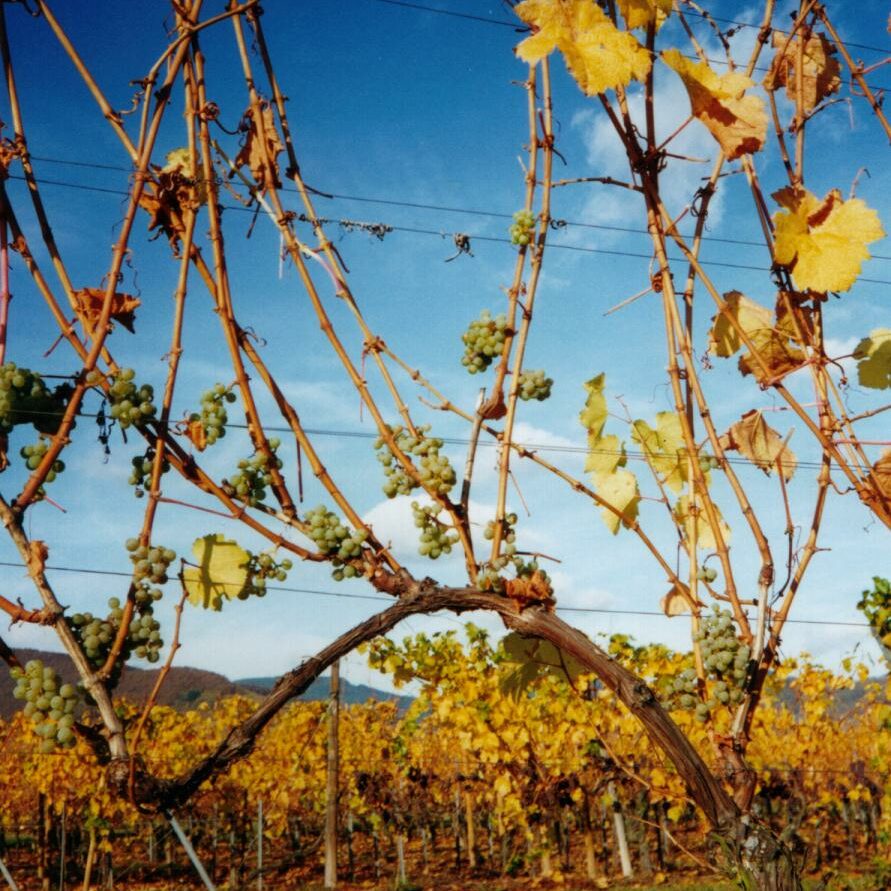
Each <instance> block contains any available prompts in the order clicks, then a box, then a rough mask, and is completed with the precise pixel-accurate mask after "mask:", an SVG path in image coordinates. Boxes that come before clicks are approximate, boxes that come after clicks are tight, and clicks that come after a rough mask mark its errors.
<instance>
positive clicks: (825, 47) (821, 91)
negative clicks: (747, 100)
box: [764, 30, 841, 113]
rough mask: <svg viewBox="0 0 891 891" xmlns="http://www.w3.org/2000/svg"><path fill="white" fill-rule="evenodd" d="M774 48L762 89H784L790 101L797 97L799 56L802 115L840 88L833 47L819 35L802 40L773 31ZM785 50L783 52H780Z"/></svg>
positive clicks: (839, 71)
mask: <svg viewBox="0 0 891 891" xmlns="http://www.w3.org/2000/svg"><path fill="white" fill-rule="evenodd" d="M773 45H774V49H776V50H778V52H777V54H776V55H775V56H774V58H773V62H772V63H771V66H770V69H769V70H768V72H767V74H766V75H765V77H764V89H766V90H771V91H773V90H778V89H779V88H780V87H783V86H784V87H785V88H786V95H787V96H788V97H789V99H791V100H792V101H793V102H796V101H797V95H798V75H797V71H796V68H797V66H798V59H799V54H801V58H802V65H801V103H802V106H803V111H804V112H805V113H808V112H811V111H813V110H814V109H815V108H816V107H817V106H818V105H819V104H820V103H821V102H822V101H823V100H824V99H825V98H826V97H827V96H829V95H831V94H832V93H836V92H838V88H839V87H840V86H841V77H840V74H841V68H840V66H839V64H838V59H836V58H835V49H836V48H835V44H833V43H832V42H830V41H829V40H827V39H826V37H825V36H824V35H823V34H813V35H812V36H810V37H809V38H808V39H807V40H805V41H804V45H803V46H802V41H801V37H799V36H796V37H795V39H794V40H791V41H790V40H789V35H788V34H784V33H783V32H782V31H776V30H775V31H774V32H773ZM784 48H785V52H783V49H784Z"/></svg>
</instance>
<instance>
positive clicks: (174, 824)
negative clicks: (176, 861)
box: [167, 813, 217, 891]
mask: <svg viewBox="0 0 891 891" xmlns="http://www.w3.org/2000/svg"><path fill="white" fill-rule="evenodd" d="M167 819H168V820H169V821H170V826H171V828H172V829H173V831H174V832H175V833H176V837H177V838H178V839H179V842H180V844H181V845H182V846H183V848H184V849H185V852H186V854H188V855H189V860H191V861H192V866H194V867H195V872H197V873H198V875H199V876H200V877H201V881H202V882H204V887H205V888H207V891H217V889H216V888H215V887H214V884H213V882H212V881H211V880H210V876H209V875H208V874H207V870H206V869H205V868H204V864H203V863H202V862H201V860H200V859H199V857H198V854H197V852H196V851H195V848H194V847H193V846H192V842H191V841H189V837H188V836H187V835H186V833H185V832H183V828H182V826H180V825H179V820H177V819H176V817H174V816H173V814H172V813H170V814H168V815H167Z"/></svg>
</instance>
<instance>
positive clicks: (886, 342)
mask: <svg viewBox="0 0 891 891" xmlns="http://www.w3.org/2000/svg"><path fill="white" fill-rule="evenodd" d="M854 358H855V359H857V360H858V362H857V380H858V381H859V382H860V386H861V387H870V388H871V389H873V390H887V389H888V387H891V328H876V329H875V331H870V332H869V337H864V338H863V340H861V341H860V343H858V344H857V346H856V348H855V349H854Z"/></svg>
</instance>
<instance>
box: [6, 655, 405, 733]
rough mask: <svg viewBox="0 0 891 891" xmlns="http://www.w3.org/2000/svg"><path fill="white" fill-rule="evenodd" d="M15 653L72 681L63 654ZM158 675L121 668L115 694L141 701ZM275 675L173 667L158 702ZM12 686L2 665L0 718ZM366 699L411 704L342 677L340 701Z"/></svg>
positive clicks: (252, 684) (316, 690)
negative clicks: (233, 677) (240, 676)
mask: <svg viewBox="0 0 891 891" xmlns="http://www.w3.org/2000/svg"><path fill="white" fill-rule="evenodd" d="M16 655H17V656H18V657H19V659H20V660H21V662H22V664H23V665H24V663H25V662H27V661H28V660H29V659H40V660H42V661H43V663H44V665H49V666H51V667H52V668H55V669H56V671H57V672H59V674H60V675H62V677H63V678H65V679H66V680H69V681H73V680H74V670H73V669H72V667H71V663H70V662H69V660H68V657H67V656H66V655H64V654H62V653H47V652H43V651H42V650H25V649H20V650H16ZM157 677H158V669H151V670H147V669H142V668H132V667H128V668H125V669H124V673H123V676H122V677H121V682H120V684H119V685H118V688H117V690H116V691H115V695H116V696H121V697H123V698H125V699H129V700H131V701H133V702H143V701H145V699H146V698H147V697H148V695H149V693H150V692H151V690H152V687H153V686H154V684H155V681H156V679H157ZM276 680H277V678H272V677H262V678H246V679H244V680H239V681H230V680H229V678H227V677H224V676H223V675H221V674H217V673H216V672H213V671H204V670H203V669H200V668H188V667H183V666H174V667H173V668H171V670H170V674H169V675H168V676H167V680H166V681H165V682H164V686H163V687H162V688H161V695H160V697H159V702H160V704H161V705H169V706H173V708H176V709H180V710H186V709H190V708H194V707H195V706H196V705H198V703H201V702H215V701H216V700H218V699H221V698H223V697H225V696H232V695H234V694H239V695H241V696H248V697H251V698H253V699H259V698H260V697H261V696H264V695H265V694H266V693H268V692H269V690H271V689H272V686H273V685H274V684H275V682H276ZM14 686H15V684H14V682H13V680H12V679H11V678H10V677H9V674H8V672H7V671H6V670H5V667H2V668H0V718H8V717H10V716H11V715H12V714H13V713H14V712H15V710H16V709H17V708H18V705H19V703H17V702H16V700H15V699H13V697H12V690H13V687H14ZM328 689H329V680H328V678H327V677H324V676H323V677H320V678H317V679H316V680H315V681H314V682H313V684H312V685H311V686H310V688H309V690H307V691H306V693H304V694H303V696H301V697H300V699H303V700H306V701H316V700H320V699H327V697H328ZM369 699H374V700H389V699H395V700H396V701H397V703H398V705H399V708H400V710H404V709H406V708H408V706H409V705H411V703H412V697H411V696H398V695H396V694H391V693H386V692H384V691H383V690H376V689H375V688H374V687H368V686H366V685H365V684H351V683H350V682H349V681H347V680H343V679H341V701H342V702H344V703H345V704H352V703H361V702H366V701H368V700H369Z"/></svg>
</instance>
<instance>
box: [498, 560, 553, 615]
mask: <svg viewBox="0 0 891 891" xmlns="http://www.w3.org/2000/svg"><path fill="white" fill-rule="evenodd" d="M504 590H505V593H506V594H507V596H508V597H510V599H511V600H513V601H515V602H516V603H517V605H518V606H519V607H520V609H523V608H524V607H527V606H532V605H534V604H544V605H546V606H552V605H553V603H554V596H553V593H554V592H553V589H552V588H551V584H550V582H549V581H548V577H547V576H546V575H545V574H544V573H543V572H541V571H540V570H538V569H536V570H535V572H533V573H532V575H530V576H521V577H520V578H516V579H508V580H507V581H506V582H505V583H504Z"/></svg>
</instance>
